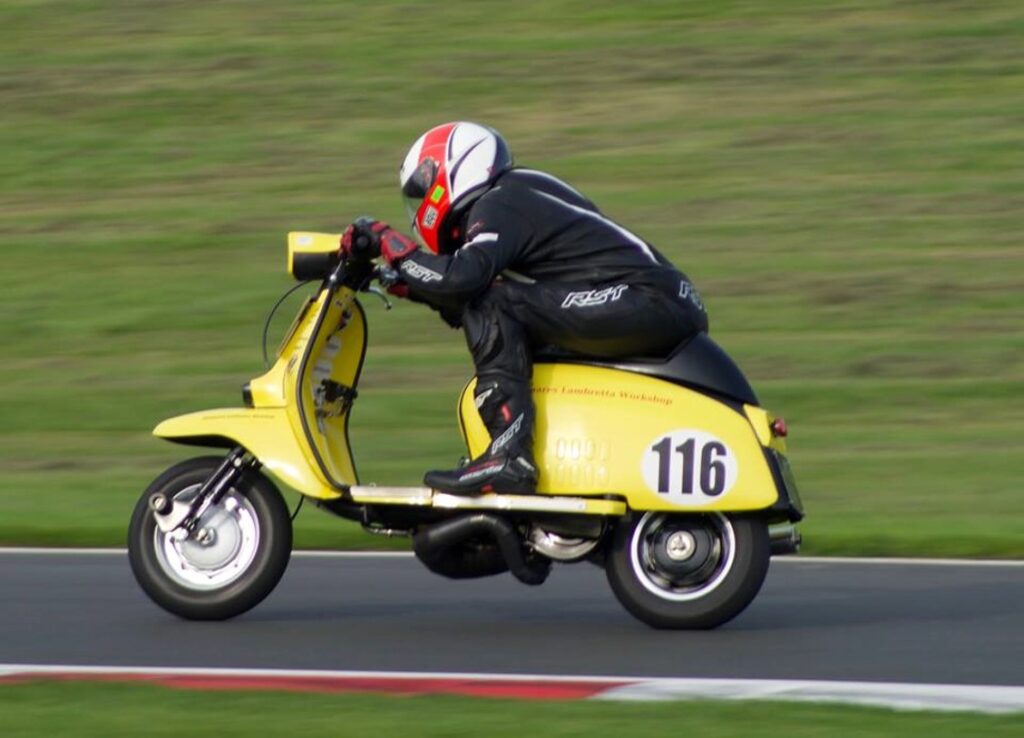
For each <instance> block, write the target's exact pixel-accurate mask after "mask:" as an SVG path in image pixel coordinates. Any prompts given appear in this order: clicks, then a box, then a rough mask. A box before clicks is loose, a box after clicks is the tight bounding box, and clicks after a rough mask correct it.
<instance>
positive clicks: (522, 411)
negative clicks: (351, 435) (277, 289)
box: [342, 123, 708, 494]
mask: <svg viewBox="0 0 1024 738" xmlns="http://www.w3.org/2000/svg"><path fill="white" fill-rule="evenodd" d="M444 129H448V130H447V131H445V130H444ZM431 136H433V139H432V138H431ZM488 137H494V146H493V147H492V149H493V151H494V152H495V153H493V154H490V153H489V152H485V154H487V155H486V156H485V157H484V158H483V166H481V165H480V162H479V161H476V162H474V160H473V157H474V155H476V154H478V152H476V151H474V147H473V141H474V140H475V139H481V140H482V141H483V143H485V144H487V143H490V139H489V138H488ZM431 143H434V144H435V145H434V146H433V147H432V146H431ZM460 143H462V146H461V148H462V149H466V148H468V149H469V151H470V153H469V154H463V155H462V157H461V158H459V155H460V153H461V152H460V146H459V144H460ZM478 143H479V142H478ZM475 148H476V149H479V148H480V145H477V146H476V147H475ZM484 148H487V147H486V146H484ZM453 149H454V150H453ZM442 156H443V157H445V159H446V160H445V161H443V162H441V163H440V165H439V166H438V162H437V161H436V160H437V159H441V158H442ZM477 159H480V157H479V156H477ZM424 162H426V164H424ZM511 164H512V162H511V157H510V156H508V155H507V146H506V145H505V144H504V141H503V140H502V139H501V138H500V136H498V134H497V133H496V132H494V131H492V130H491V129H487V128H484V127H482V126H477V125H475V124H471V123H457V124H447V125H446V126H439V127H437V128H435V129H432V131H430V132H428V133H427V134H424V136H423V137H421V139H420V140H419V141H417V145H416V146H414V147H413V150H412V151H410V155H409V157H407V159H406V165H405V166H403V172H402V175H403V183H402V184H403V192H404V194H405V195H406V196H407V198H408V199H409V200H410V202H411V207H410V209H412V207H415V208H416V212H415V213H414V214H413V225H414V227H416V229H417V231H418V232H419V234H420V235H421V237H423V236H426V237H425V238H424V241H425V242H426V243H427V246H428V247H431V246H432V245H433V246H436V248H431V250H430V251H427V250H424V249H421V248H419V247H418V246H417V244H416V243H415V242H413V241H412V240H411V239H409V238H408V237H406V236H404V235H403V234H401V233H399V232H397V231H395V230H393V229H391V228H389V227H388V226H386V225H385V224H383V223H380V222H379V221H375V220H372V219H370V218H365V217H364V218H360V219H359V220H357V221H356V222H355V223H353V224H352V225H351V226H349V228H348V229H347V230H346V231H345V235H344V236H343V237H342V250H343V251H345V250H346V249H347V250H349V251H351V248H352V243H353V239H354V238H357V237H359V236H363V237H365V238H366V239H368V240H369V241H370V242H371V243H372V247H371V248H372V249H373V251H374V252H375V253H376V252H377V249H379V250H380V253H381V254H382V256H383V257H384V258H385V260H387V261H388V262H389V263H390V264H391V265H392V266H393V267H395V268H396V269H397V270H398V271H399V272H400V274H401V278H402V285H401V287H400V288H399V289H398V290H396V292H397V293H398V294H401V295H403V296H408V297H410V298H411V299H413V300H416V301H419V302H424V303H427V304H428V305H430V306H432V307H434V308H435V309H437V310H439V312H440V313H441V315H442V317H444V319H445V320H446V321H447V322H448V323H449V324H450V325H452V326H454V327H459V326H461V327H462V328H463V329H464V331H465V335H466V342H467V344H468V345H469V350H470V352H471V354H472V356H473V362H474V364H475V366H476V371H477V385H476V390H475V399H476V406H477V408H478V410H479V412H480V416H481V418H482V419H483V421H484V424H485V426H486V427H487V429H488V431H489V433H490V436H491V439H492V440H491V444H490V446H489V447H488V449H487V451H486V452H485V453H484V454H483V455H482V456H480V457H478V458H477V459H474V460H472V461H471V462H470V463H469V464H468V465H466V466H463V467H460V468H457V469H454V470H451V471H432V472H428V473H427V475H426V477H425V479H424V481H425V483H426V484H428V485H429V486H431V487H433V488H435V489H439V490H443V491H445V492H449V493H454V494H480V493H485V492H506V493H521V494H522V493H530V492H533V491H534V490H535V488H536V484H537V468H536V464H535V462H534V458H533V453H532V435H533V425H534V422H533V402H532V399H531V395H530V376H531V372H532V355H533V352H534V350H535V349H536V348H538V347H542V346H554V347H559V348H561V349H564V350H568V351H570V352H574V353H578V354H585V355H589V356H594V357H602V358H608V357H627V356H630V357H637V356H650V357H656V356H664V355H666V354H668V353H669V352H670V351H671V350H672V349H673V348H675V347H676V346H677V345H678V344H679V343H681V342H682V341H683V340H684V339H686V338H687V337H689V336H691V335H692V334H694V333H696V332H698V331H706V330H707V327H708V319H707V314H706V312H705V310H704V305H703V304H702V302H701V299H700V296H699V294H698V293H697V291H696V289H695V288H694V287H693V285H692V284H691V282H690V281H689V279H688V278H687V277H686V275H684V274H683V273H682V272H680V271H679V270H678V269H676V268H675V267H674V266H673V265H672V264H671V263H670V262H669V261H668V260H667V259H666V258H665V257H664V256H662V255H661V254H660V253H659V252H658V251H657V250H656V249H655V248H654V247H653V246H651V245H650V244H648V243H647V242H645V241H644V240H643V239H641V238H640V237H638V236H636V235H635V234H633V233H632V232H630V231H628V230H626V229H625V228H623V227H622V226H620V225H618V224H617V223H615V222H614V221H612V220H610V219H609V218H607V217H605V216H604V215H603V214H602V213H601V212H600V211H599V210H598V209H597V207H596V206H595V205H594V204H593V203H592V202H590V200H588V199H587V198H586V197H584V196H583V195H582V194H580V193H579V192H577V191H576V190H575V189H573V188H572V187H570V186H569V185H567V184H565V183H564V182H562V181H560V180H558V179H556V178H555V177H552V176H551V175H548V174H544V173H542V172H538V171H533V170H529V169H519V168H512V166H511ZM474 165H476V169H477V170H479V172H481V173H482V174H476V177H475V179H469V180H468V186H465V187H464V190H465V189H471V188H474V187H475V190H476V191H470V192H468V195H467V196H466V197H463V198H462V201H460V200H459V196H460V195H462V194H463V193H462V192H459V185H460V181H459V176H460V174H461V176H463V179H468V177H472V176H473V174H474V173H473V167H474ZM460 170H462V171H461V173H460ZM453 171H454V174H453ZM467 172H468V175H467ZM422 175H426V176H422ZM417 176H419V180H420V181H419V182H417V181H415V180H416V179H417ZM442 188H443V189H445V190H446V192H447V193H448V194H449V196H450V198H451V199H452V200H455V207H450V209H449V212H448V213H443V212H435V213H434V214H433V215H431V214H430V210H431V209H432V208H433V209H435V211H441V210H443V206H444V205H445V204H446V202H445V200H444V199H443V198H442V199H441V202H440V205H441V207H435V206H436V205H437V204H438V195H437V192H438V191H439V190H440V189H442ZM421 193H422V194H421ZM465 200H468V202H466V201H465ZM425 232H426V233H425ZM432 241H433V244H432V243H431V242H432Z"/></svg>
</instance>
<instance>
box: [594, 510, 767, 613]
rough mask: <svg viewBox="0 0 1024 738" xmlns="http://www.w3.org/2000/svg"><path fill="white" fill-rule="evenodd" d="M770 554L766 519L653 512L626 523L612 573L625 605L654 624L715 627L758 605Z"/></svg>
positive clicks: (617, 534) (613, 550)
mask: <svg viewBox="0 0 1024 738" xmlns="http://www.w3.org/2000/svg"><path fill="white" fill-rule="evenodd" d="M770 556H771V549H770V542H769V537H768V528H767V525H766V524H765V522H764V521H763V520H759V519H757V518H752V517H740V516H735V517H734V516H726V515H722V514H720V513H709V514H701V515H674V514H670V513H661V512H648V513H645V514H643V515H635V516H632V517H629V518H625V519H623V520H622V521H621V522H620V523H619V525H618V527H617V528H616V529H615V531H614V533H613V535H612V542H611V547H610V550H609V552H608V556H607V559H606V563H605V573H606V574H607V576H608V582H609V584H610V585H611V588H612V591H613V592H614V593H615V596H616V597H617V598H618V600H619V602H621V603H622V605H623V607H625V608H626V610H628V611H629V612H630V613H631V614H632V615H633V616H635V617H636V618H638V619H639V620H642V621H643V622H645V623H647V624H648V625H650V626H652V627H654V628H666V629H707V628H714V627H717V626H719V625H721V624H722V623H724V622H726V621H728V620H731V619H732V618H734V617H736V615H738V614H739V613H740V612H741V611H742V610H743V609H744V608H745V607H746V606H747V605H749V604H750V603H751V602H752V601H753V599H754V597H755V596H756V595H757V593H758V591H759V590H760V589H761V585H762V583H763V582H764V578H765V575H766V574H767V573H768V562H769V559H770Z"/></svg>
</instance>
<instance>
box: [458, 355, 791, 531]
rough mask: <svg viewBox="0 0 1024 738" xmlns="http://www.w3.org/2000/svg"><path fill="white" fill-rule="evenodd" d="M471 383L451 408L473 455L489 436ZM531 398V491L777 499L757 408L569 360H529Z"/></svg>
mask: <svg viewBox="0 0 1024 738" xmlns="http://www.w3.org/2000/svg"><path fill="white" fill-rule="evenodd" d="M473 386H474V382H470V383H469V385H467V386H466V389H465V390H464V391H463V394H462V397H461V399H460V402H459V413H460V417H461V420H462V428H463V433H464V436H465V440H466V445H467V447H468V449H469V454H470V456H472V457H476V456H478V455H479V454H481V453H483V452H484V451H485V450H486V448H487V446H488V445H489V444H490V443H491V438H490V435H489V434H488V433H487V429H486V428H485V427H484V425H483V422H482V421H481V420H480V415H479V413H478V412H477V410H476V407H475V405H474V402H473ZM533 400H534V404H535V406H536V410H537V423H536V430H535V438H534V449H535V454H536V457H537V461H538V462H539V467H540V481H539V486H538V491H539V492H542V493H545V494H551V495H577V496H578V495H606V494H612V495H621V496H623V497H624V498H625V500H626V502H627V504H628V505H629V507H630V508H632V509H635V510H688V511H698V510H759V509H763V508H766V507H769V506H770V505H771V504H772V503H774V502H775V501H776V499H777V497H778V493H777V491H776V488H775V482H774V481H773V479H772V475H771V471H770V469H769V467H768V464H767V462H766V461H765V457H764V451H763V447H764V446H767V445H772V446H775V445H776V444H775V442H774V440H773V439H772V437H771V432H770V430H769V428H768V423H769V416H768V414H767V413H766V412H765V411H764V410H762V409H761V408H756V407H753V406H747V407H745V408H744V411H745V414H741V413H740V412H737V410H735V409H733V408H731V407H729V406H728V405H726V404H723V403H721V402H718V401H717V400H714V399H712V398H710V397H708V396H706V395H703V394H701V393H699V392H695V391H693V390H690V389H687V388H686V387H682V386H680V385H676V384H673V383H671V382H667V381H664V380H661V379H656V378H653V377H647V376H642V375H639V374H630V373H627V372H622V371H618V370H615V369H609V368H605V367H595V366H586V365H577V364H537V365H536V366H535V367H534V373H533ZM688 444H689V445H688ZM680 449H681V450H680ZM709 449H710V452H709V451H708V450H709ZM702 452H703V453H702ZM685 453H689V456H690V459H689V461H687V460H686V458H685V456H684V454H685ZM694 457H696V458H694ZM684 479H688V480H689V481H688V482H684ZM719 486H721V489H720V490H719V489H718V487H719Z"/></svg>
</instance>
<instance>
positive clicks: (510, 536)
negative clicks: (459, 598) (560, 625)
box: [412, 513, 551, 585]
mask: <svg viewBox="0 0 1024 738" xmlns="http://www.w3.org/2000/svg"><path fill="white" fill-rule="evenodd" d="M412 546H413V550H414V551H415V552H416V557H417V558H418V559H419V560H420V561H422V562H423V564H424V565H425V566H426V567H427V568H428V569H430V570H431V571H432V572H434V573H435V574H440V575H441V576H445V577H449V578H450V579H470V578H475V577H487V576H491V575H493V574H500V573H502V572H504V571H511V572H512V574H513V576H515V578H516V579H518V580H519V581H520V582H523V583H524V584H531V585H532V584H541V583H543V582H544V580H545V579H547V578H548V573H549V572H550V571H551V562H550V560H548V559H544V558H536V557H529V556H528V555H527V553H526V552H525V551H524V549H523V543H522V540H521V539H520V537H519V535H518V534H517V533H516V531H515V529H514V528H513V527H512V526H511V525H510V524H509V523H508V522H507V521H506V520H504V519H502V518H499V517H498V516H497V515H492V514H490V513H475V514H472V515H463V516H461V517H458V518H454V519H452V520H445V521H442V522H440V523H434V524H432V525H429V526H427V527H424V528H421V529H419V530H418V531H416V533H415V534H414V535H413V537H412Z"/></svg>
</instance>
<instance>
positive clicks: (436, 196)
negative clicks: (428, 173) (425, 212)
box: [430, 185, 444, 205]
mask: <svg viewBox="0 0 1024 738" xmlns="http://www.w3.org/2000/svg"><path fill="white" fill-rule="evenodd" d="M442 197H444V187H442V186H441V185H437V186H436V187H435V188H434V191H433V192H431V193H430V202H432V203H434V204H435V205H437V203H439V202H441V198H442Z"/></svg>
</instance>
